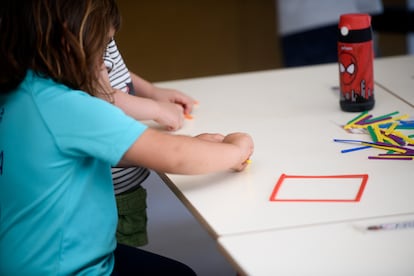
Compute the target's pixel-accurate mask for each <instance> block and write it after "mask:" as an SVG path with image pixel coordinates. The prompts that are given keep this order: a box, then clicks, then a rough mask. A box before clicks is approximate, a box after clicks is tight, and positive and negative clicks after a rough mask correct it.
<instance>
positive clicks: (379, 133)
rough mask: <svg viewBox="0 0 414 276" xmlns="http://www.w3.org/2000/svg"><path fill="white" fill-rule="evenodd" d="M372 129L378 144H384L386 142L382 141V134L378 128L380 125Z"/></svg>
mask: <svg viewBox="0 0 414 276" xmlns="http://www.w3.org/2000/svg"><path fill="white" fill-rule="evenodd" d="M372 128H373V129H374V133H375V136H377V139H378V142H384V140H383V139H382V134H381V131H380V129H379V127H378V124H375V125H373V126H372Z"/></svg>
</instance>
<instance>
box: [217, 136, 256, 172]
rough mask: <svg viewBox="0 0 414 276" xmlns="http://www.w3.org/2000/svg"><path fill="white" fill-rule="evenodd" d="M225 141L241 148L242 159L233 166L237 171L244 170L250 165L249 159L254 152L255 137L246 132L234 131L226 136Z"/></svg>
mask: <svg viewBox="0 0 414 276" xmlns="http://www.w3.org/2000/svg"><path fill="white" fill-rule="evenodd" d="M223 143H229V144H233V145H235V146H238V147H239V149H240V160H239V162H238V163H237V164H235V165H234V167H233V168H232V169H233V170H235V171H242V170H244V169H245V168H246V166H247V165H248V162H247V160H249V158H250V156H251V155H252V154H253V149H254V145H253V139H252V138H251V137H250V135H248V134H246V133H240V132H238V133H232V134H229V135H227V136H225V137H224V139H223Z"/></svg>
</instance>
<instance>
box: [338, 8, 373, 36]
mask: <svg viewBox="0 0 414 276" xmlns="http://www.w3.org/2000/svg"><path fill="white" fill-rule="evenodd" d="M370 27H371V16H370V15H369V14H365V13H348V14H342V15H341V16H340V17H339V24H338V28H339V29H340V30H341V34H342V35H347V34H348V32H349V31H352V30H361V29H366V28H370Z"/></svg>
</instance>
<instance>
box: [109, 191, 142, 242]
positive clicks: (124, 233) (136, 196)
mask: <svg viewBox="0 0 414 276" xmlns="http://www.w3.org/2000/svg"><path fill="white" fill-rule="evenodd" d="M146 198H147V191H146V190H145V189H144V188H142V187H139V188H138V189H136V190H133V191H131V192H126V193H122V194H120V195H117V196H116V204H117V207H118V228H117V231H116V239H117V241H118V243H121V244H125V245H129V246H133V247H137V246H143V245H146V244H147V243H148V235H147V203H146Z"/></svg>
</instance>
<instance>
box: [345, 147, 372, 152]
mask: <svg viewBox="0 0 414 276" xmlns="http://www.w3.org/2000/svg"><path fill="white" fill-rule="evenodd" d="M368 148H371V146H362V147H356V148H351V149H344V150H341V153H347V152H352V151H357V150H363V149H368Z"/></svg>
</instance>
